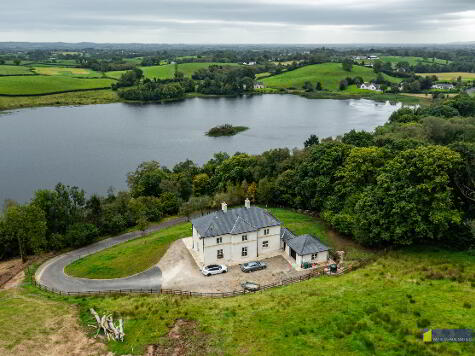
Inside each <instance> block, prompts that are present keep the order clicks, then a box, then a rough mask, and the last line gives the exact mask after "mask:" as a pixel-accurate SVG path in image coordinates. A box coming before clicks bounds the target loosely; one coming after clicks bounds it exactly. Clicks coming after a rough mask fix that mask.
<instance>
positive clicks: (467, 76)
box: [417, 72, 475, 81]
mask: <svg viewBox="0 0 475 356" xmlns="http://www.w3.org/2000/svg"><path fill="white" fill-rule="evenodd" d="M417 75H421V76H423V77H425V76H432V75H435V76H437V78H438V79H439V80H445V81H452V80H453V81H456V80H457V78H458V77H462V80H471V79H475V73H468V72H444V73H417Z"/></svg>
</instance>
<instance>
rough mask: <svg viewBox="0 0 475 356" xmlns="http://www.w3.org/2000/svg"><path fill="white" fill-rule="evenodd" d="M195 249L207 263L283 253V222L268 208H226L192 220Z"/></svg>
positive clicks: (201, 260)
mask: <svg viewBox="0 0 475 356" xmlns="http://www.w3.org/2000/svg"><path fill="white" fill-rule="evenodd" d="M191 222H192V224H193V246H192V248H193V250H194V251H195V252H196V253H197V255H198V257H199V259H200V262H201V263H202V264H203V265H209V264H216V263H217V264H223V263H228V264H232V263H240V262H244V261H249V260H254V259H258V258H264V257H270V256H273V255H276V254H279V253H280V249H281V223H280V221H279V220H278V219H276V218H275V217H274V216H272V215H271V214H270V213H269V212H268V211H266V210H264V209H262V208H259V207H255V206H252V207H251V203H250V201H249V199H246V202H245V206H244V207H243V208H235V209H229V210H228V208H227V205H226V203H222V209H221V210H220V211H216V212H213V213H210V214H208V215H205V216H201V217H199V218H196V219H192V221H191Z"/></svg>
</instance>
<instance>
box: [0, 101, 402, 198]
mask: <svg viewBox="0 0 475 356" xmlns="http://www.w3.org/2000/svg"><path fill="white" fill-rule="evenodd" d="M399 107H400V104H397V105H391V104H389V103H379V102H374V101H370V100H326V99H319V100H316V99H313V100H312V99H306V98H302V97H300V96H296V95H258V96H244V97H239V98H212V99H210V98H206V99H205V98H193V99H187V100H184V101H181V102H175V103H167V104H147V105H135V104H124V103H117V104H106V105H88V106H79V107H43V108H33V109H20V110H16V111H11V112H3V113H0V150H1V158H0V172H1V177H0V200H1V201H3V199H6V198H11V199H15V200H18V201H26V200H28V199H30V198H31V196H32V193H33V191H35V190H37V189H40V188H53V187H54V186H55V184H56V183H57V182H62V183H64V184H68V185H77V186H79V187H80V188H82V189H84V190H86V192H87V193H100V194H104V193H105V192H106V191H107V188H108V187H110V186H113V187H114V188H115V189H124V188H126V187H127V185H126V174H127V172H129V171H132V170H134V169H135V168H136V167H137V166H138V165H139V164H140V163H141V162H142V161H148V160H157V161H159V162H160V163H161V164H162V165H166V166H168V167H170V168H171V167H173V165H174V164H175V163H177V162H180V161H183V160H185V159H187V158H189V159H191V160H193V161H194V162H196V163H198V164H203V163H204V162H206V161H207V160H209V159H210V158H212V155H213V153H215V152H219V151H225V152H228V153H230V154H233V153H235V152H236V151H239V152H247V153H260V152H263V151H265V150H268V149H270V148H277V147H289V148H294V147H302V146H303V142H304V141H305V140H306V139H307V138H308V137H309V136H310V135H311V134H316V135H317V136H318V137H320V138H323V137H328V136H336V135H341V134H343V133H345V132H347V131H349V130H351V129H357V130H373V129H374V128H375V127H376V126H378V125H381V124H384V123H385V122H386V121H387V119H388V118H389V116H390V114H391V113H392V112H393V111H394V110H397V109H398V108H399ZM225 123H230V124H232V125H242V126H248V127H249V128H250V129H249V130H247V131H244V132H242V133H240V134H238V135H236V136H232V137H208V136H206V135H205V132H206V131H207V130H208V129H210V128H211V127H213V126H216V125H221V124H225Z"/></svg>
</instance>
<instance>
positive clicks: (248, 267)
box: [239, 261, 267, 273]
mask: <svg viewBox="0 0 475 356" xmlns="http://www.w3.org/2000/svg"><path fill="white" fill-rule="evenodd" d="M239 266H240V267H241V271H243V272H246V273H247V272H253V271H258V270H260V269H264V268H267V265H266V264H265V262H259V261H252V262H247V263H243V264H242V265H239Z"/></svg>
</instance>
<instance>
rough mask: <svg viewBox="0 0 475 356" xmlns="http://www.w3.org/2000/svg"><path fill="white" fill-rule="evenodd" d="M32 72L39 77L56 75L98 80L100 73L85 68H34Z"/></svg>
mask: <svg viewBox="0 0 475 356" xmlns="http://www.w3.org/2000/svg"><path fill="white" fill-rule="evenodd" d="M33 70H34V71H35V73H37V74H41V75H58V76H64V77H76V78H81V77H83V78H100V77H102V73H99V72H95V71H93V70H91V69H87V68H71V67H50V66H48V67H34V68H33Z"/></svg>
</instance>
